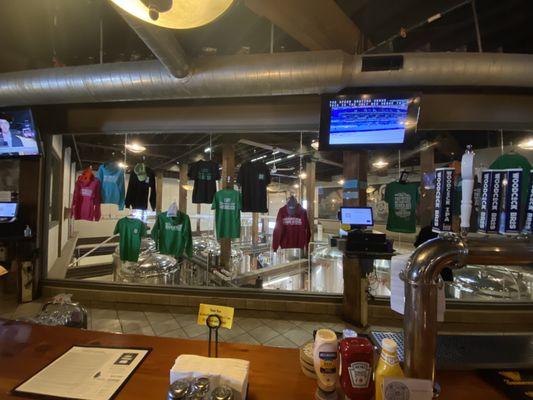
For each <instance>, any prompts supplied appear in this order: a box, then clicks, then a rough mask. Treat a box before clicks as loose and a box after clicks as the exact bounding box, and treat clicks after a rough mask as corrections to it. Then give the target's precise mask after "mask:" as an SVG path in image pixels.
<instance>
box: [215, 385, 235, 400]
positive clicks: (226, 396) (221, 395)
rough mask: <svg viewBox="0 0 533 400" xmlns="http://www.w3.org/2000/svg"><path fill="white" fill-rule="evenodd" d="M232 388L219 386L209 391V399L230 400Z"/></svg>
mask: <svg viewBox="0 0 533 400" xmlns="http://www.w3.org/2000/svg"><path fill="white" fill-rule="evenodd" d="M232 399H233V390H231V389H230V388H229V387H227V386H219V387H217V388H215V389H214V390H213V392H212V393H211V400H232Z"/></svg>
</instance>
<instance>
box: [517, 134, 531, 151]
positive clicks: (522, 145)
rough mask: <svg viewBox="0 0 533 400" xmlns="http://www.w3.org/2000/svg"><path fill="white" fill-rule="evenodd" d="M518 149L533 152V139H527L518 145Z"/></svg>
mask: <svg viewBox="0 0 533 400" xmlns="http://www.w3.org/2000/svg"><path fill="white" fill-rule="evenodd" d="M518 147H520V148H521V149H524V150H533V137H530V138H527V139H525V140H523V141H522V142H520V143H518Z"/></svg>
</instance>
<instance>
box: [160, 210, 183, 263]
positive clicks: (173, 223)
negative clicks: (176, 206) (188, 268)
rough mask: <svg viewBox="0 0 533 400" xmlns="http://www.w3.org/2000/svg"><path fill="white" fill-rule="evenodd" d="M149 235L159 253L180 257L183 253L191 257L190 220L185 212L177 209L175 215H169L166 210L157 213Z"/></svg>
mask: <svg viewBox="0 0 533 400" xmlns="http://www.w3.org/2000/svg"><path fill="white" fill-rule="evenodd" d="M151 236H152V239H154V240H155V243H156V245H157V249H158V250H159V252H160V253H161V254H168V255H171V256H174V257H181V256H182V255H183V253H185V254H186V255H187V256H188V257H192V236H191V220H190V219H189V216H188V215H187V214H185V213H183V212H181V211H178V213H177V215H176V216H175V217H169V216H168V215H167V213H166V212H162V213H159V214H158V215H157V217H156V220H155V225H154V227H153V228H152V232H151Z"/></svg>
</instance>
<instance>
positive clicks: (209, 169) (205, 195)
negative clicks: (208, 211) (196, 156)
mask: <svg viewBox="0 0 533 400" xmlns="http://www.w3.org/2000/svg"><path fill="white" fill-rule="evenodd" d="M188 175H189V178H190V179H192V180H194V190H193V192H192V202H193V203H195V204H198V203H205V204H211V203H212V202H213V197H214V196H215V193H216V191H217V184H216V181H218V180H219V179H220V169H219V165H218V164H217V163H216V162H214V161H204V160H200V161H196V162H195V163H194V164H192V165H190V166H189V174H188Z"/></svg>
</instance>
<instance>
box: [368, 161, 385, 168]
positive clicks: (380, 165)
mask: <svg viewBox="0 0 533 400" xmlns="http://www.w3.org/2000/svg"><path fill="white" fill-rule="evenodd" d="M387 165H389V163H388V162H387V161H384V160H378V161H376V162H373V163H372V166H373V167H374V168H377V169H381V168H385V167H386V166H387Z"/></svg>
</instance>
